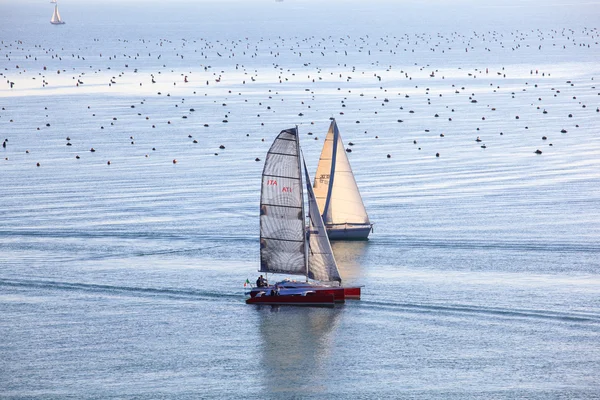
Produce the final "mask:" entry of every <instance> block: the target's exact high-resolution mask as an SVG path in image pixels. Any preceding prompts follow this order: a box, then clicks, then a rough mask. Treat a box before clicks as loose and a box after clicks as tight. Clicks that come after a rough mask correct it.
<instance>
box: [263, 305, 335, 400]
mask: <svg viewBox="0 0 600 400" xmlns="http://www.w3.org/2000/svg"><path fill="white" fill-rule="evenodd" d="M256 312H258V313H259V314H260V317H259V318H260V324H259V326H260V338H261V346H262V348H261V358H262V362H261V368H263V369H264V370H263V372H264V373H263V374H262V376H263V377H264V381H263V382H264V390H265V391H266V393H269V394H281V395H282V396H284V395H286V394H287V395H289V394H290V393H304V394H306V395H309V394H319V393H323V392H327V390H328V389H327V388H328V387H329V384H330V383H328V379H331V373H334V371H335V370H336V368H335V366H333V365H332V360H331V355H332V353H333V348H334V347H335V338H336V331H337V329H338V326H339V323H340V320H341V316H342V314H343V312H344V307H336V308H312V307H306V308H305V307H277V306H259V307H258V308H257V311H256Z"/></svg>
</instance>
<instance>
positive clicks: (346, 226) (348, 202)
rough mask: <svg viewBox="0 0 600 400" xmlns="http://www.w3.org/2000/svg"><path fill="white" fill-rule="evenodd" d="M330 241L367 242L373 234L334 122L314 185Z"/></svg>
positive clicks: (333, 121) (324, 145) (330, 128)
mask: <svg viewBox="0 0 600 400" xmlns="http://www.w3.org/2000/svg"><path fill="white" fill-rule="evenodd" d="M314 191H315V195H316V196H317V203H318V205H319V210H321V215H322V218H323V221H324V222H325V227H326V229H327V234H328V235H329V239H331V240H334V239H354V240H366V239H368V237H369V233H371V231H372V230H373V224H371V222H370V221H369V216H368V215H367V210H366V209H365V205H364V203H363V201H362V197H361V196H360V192H359V191H358V186H357V185H356V180H355V179H354V174H353V173H352V168H351V167H350V161H349V160H348V156H347V155H346V151H345V149H344V144H343V143H342V137H341V135H340V131H339V129H338V126H337V123H336V122H335V119H332V121H331V125H330V126H329V131H328V132H327V137H326V138H325V143H324V144H323V149H322V150H321V157H320V159H319V165H318V166H317V173H316V175H315V184H314Z"/></svg>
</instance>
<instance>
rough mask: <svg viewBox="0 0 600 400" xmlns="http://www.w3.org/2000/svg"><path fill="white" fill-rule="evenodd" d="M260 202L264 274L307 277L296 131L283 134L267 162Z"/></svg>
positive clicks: (268, 154) (261, 251) (261, 260)
mask: <svg viewBox="0 0 600 400" xmlns="http://www.w3.org/2000/svg"><path fill="white" fill-rule="evenodd" d="M260 197H261V199H260V271H261V272H270V273H286V274H295V275H306V274H307V260H306V247H305V228H304V225H305V221H304V205H303V203H304V202H303V192H302V175H301V167H300V147H299V142H298V131H297V129H296V128H294V129H287V130H284V131H281V133H279V135H278V136H277V138H276V139H275V141H274V142H273V144H272V145H271V148H270V149H269V151H268V153H267V157H266V159H265V166H264V168H263V174H262V188H261V196H260Z"/></svg>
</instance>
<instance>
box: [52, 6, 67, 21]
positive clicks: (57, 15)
mask: <svg viewBox="0 0 600 400" xmlns="http://www.w3.org/2000/svg"><path fill="white" fill-rule="evenodd" d="M50 23H51V24H52V25H62V24H64V23H65V21H63V20H62V18H61V17H60V13H59V12H58V3H56V5H55V6H54V14H52V18H51V19H50Z"/></svg>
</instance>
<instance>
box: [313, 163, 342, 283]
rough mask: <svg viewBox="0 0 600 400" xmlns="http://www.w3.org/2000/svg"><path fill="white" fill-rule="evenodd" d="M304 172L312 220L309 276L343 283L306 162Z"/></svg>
mask: <svg viewBox="0 0 600 400" xmlns="http://www.w3.org/2000/svg"><path fill="white" fill-rule="evenodd" d="M304 173H305V179H306V189H307V194H308V217H309V220H310V222H309V226H308V235H307V236H308V242H309V250H308V277H309V278H311V279H315V280H319V281H326V282H333V281H337V282H340V283H341V282H342V278H341V276H340V272H339V271H338V268H337V263H336V261H335V257H334V256H333V251H332V250H331V244H330V243H329V239H328V237H327V231H326V230H325V224H324V223H323V218H322V217H321V213H320V212H319V206H318V205H317V200H316V197H315V193H314V192H313V189H312V185H311V183H310V176H309V175H308V170H307V169H306V164H305V165H304Z"/></svg>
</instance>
